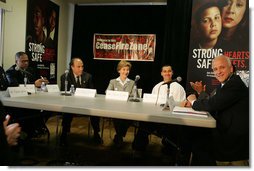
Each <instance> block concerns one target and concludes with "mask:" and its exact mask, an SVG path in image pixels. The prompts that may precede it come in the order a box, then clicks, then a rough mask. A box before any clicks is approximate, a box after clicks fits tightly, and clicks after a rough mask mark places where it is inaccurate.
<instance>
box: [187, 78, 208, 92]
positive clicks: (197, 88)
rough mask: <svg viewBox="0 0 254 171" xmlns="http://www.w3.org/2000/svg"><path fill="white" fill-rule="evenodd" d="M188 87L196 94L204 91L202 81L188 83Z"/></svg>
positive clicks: (204, 87)
mask: <svg viewBox="0 0 254 171" xmlns="http://www.w3.org/2000/svg"><path fill="white" fill-rule="evenodd" d="M190 85H191V87H192V88H193V90H195V91H196V92H197V93H198V94H200V93H201V92H202V91H206V85H203V83H202V81H196V82H195V83H193V82H190Z"/></svg>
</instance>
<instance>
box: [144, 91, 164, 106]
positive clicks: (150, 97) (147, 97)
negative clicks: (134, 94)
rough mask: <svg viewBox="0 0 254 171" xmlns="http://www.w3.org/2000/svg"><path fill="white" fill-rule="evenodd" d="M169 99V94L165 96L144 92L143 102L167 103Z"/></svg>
mask: <svg viewBox="0 0 254 171" xmlns="http://www.w3.org/2000/svg"><path fill="white" fill-rule="evenodd" d="M166 100H167V95H165V96H162V95H160V96H158V95H157V94H149V93H144V94H143V102H144V103H153V104H165V103H166Z"/></svg>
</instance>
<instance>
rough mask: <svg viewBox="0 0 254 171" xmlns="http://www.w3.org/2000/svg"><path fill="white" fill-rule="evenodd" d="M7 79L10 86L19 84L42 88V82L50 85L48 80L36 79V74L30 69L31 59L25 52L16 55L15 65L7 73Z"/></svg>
mask: <svg viewBox="0 0 254 171" xmlns="http://www.w3.org/2000/svg"><path fill="white" fill-rule="evenodd" d="M6 77H7V79H8V82H9V85H10V86H18V85H19V84H25V81H26V83H27V84H34V85H35V86H36V87H40V86H41V83H42V82H45V83H46V84H47V83H48V80H47V78H43V79H42V78H39V79H36V77H37V74H36V72H35V71H34V70H33V69H32V68H30V67H29V58H28V56H27V54H26V53H25V52H22V51H20V52H17V53H16V55H15V64H14V65H12V66H11V67H10V68H9V69H8V70H7V71H6Z"/></svg>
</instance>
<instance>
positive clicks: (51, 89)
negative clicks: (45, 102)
mask: <svg viewBox="0 0 254 171" xmlns="http://www.w3.org/2000/svg"><path fill="white" fill-rule="evenodd" d="M47 90H48V92H49V93H59V92H60V89H59V87H58V85H57V84H48V85H47Z"/></svg>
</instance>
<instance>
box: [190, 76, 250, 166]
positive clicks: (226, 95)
mask: <svg viewBox="0 0 254 171" xmlns="http://www.w3.org/2000/svg"><path fill="white" fill-rule="evenodd" d="M200 97H202V96H200ZM193 109H195V110H206V111H209V112H210V113H211V114H212V115H213V117H214V118H215V119H216V128H215V129H214V130H213V139H214V152H215V157H216V160H218V161H236V160H246V159H249V89H248V88H247V87H246V86H245V84H244V83H243V82H242V80H241V78H240V77H239V76H237V75H232V76H231V78H230V79H229V80H228V81H227V82H226V83H225V84H224V86H223V87H222V88H221V87H218V88H217V90H216V94H215V95H214V96H212V97H210V98H209V99H200V98H199V99H198V100H197V101H195V102H194V103H193ZM211 148H212V147H211Z"/></svg>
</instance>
